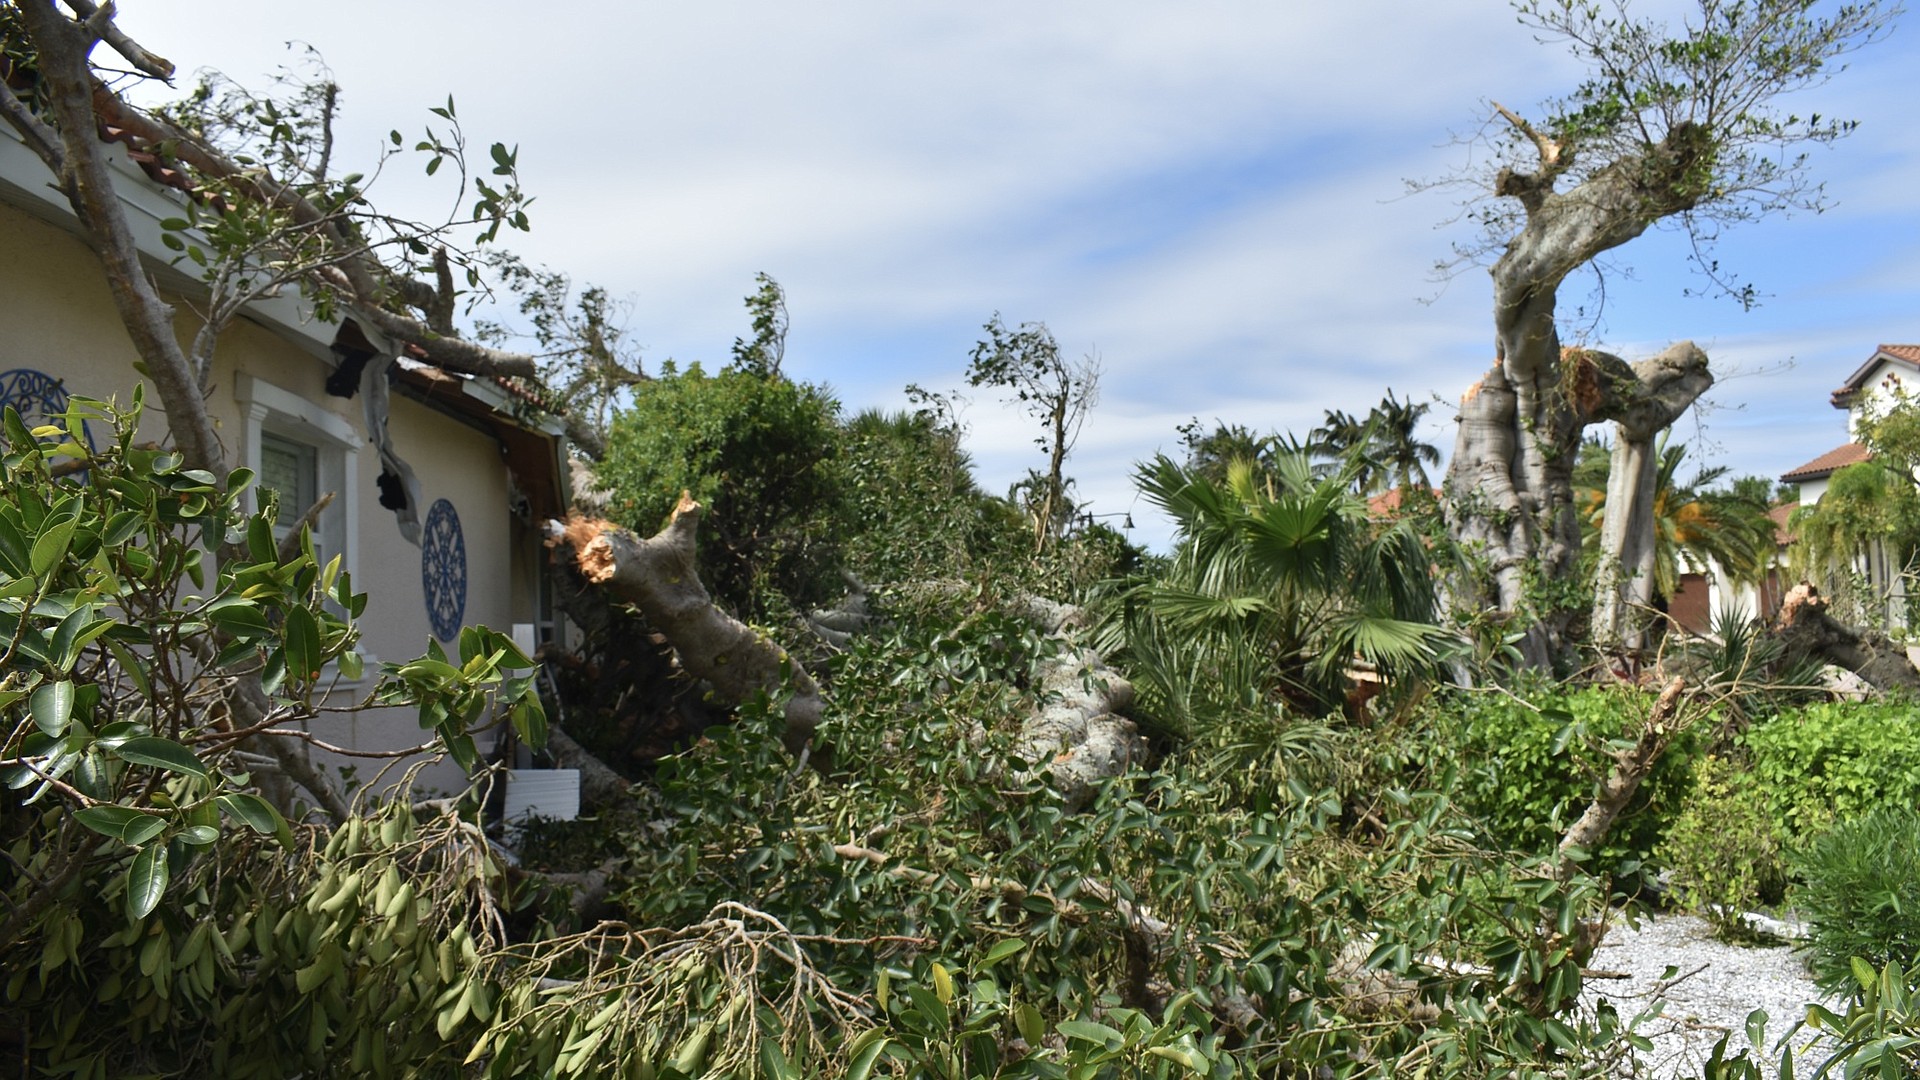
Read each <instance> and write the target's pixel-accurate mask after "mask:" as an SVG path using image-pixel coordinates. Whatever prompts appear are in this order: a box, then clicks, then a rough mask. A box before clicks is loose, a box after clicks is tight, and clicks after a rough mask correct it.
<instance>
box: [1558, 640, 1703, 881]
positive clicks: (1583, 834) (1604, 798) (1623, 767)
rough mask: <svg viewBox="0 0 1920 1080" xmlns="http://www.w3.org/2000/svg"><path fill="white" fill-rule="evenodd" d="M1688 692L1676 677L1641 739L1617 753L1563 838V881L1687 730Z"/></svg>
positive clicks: (1603, 836)
mask: <svg viewBox="0 0 1920 1080" xmlns="http://www.w3.org/2000/svg"><path fill="white" fill-rule="evenodd" d="M1686 690H1687V681H1686V680H1685V679H1682V678H1680V677H1678V676H1675V677H1674V679H1673V681H1672V682H1669V683H1668V684H1667V688H1666V689H1665V690H1662V691H1660V696H1659V698H1657V699H1655V701H1654V703H1653V712H1652V713H1650V714H1648V716H1647V723H1646V726H1645V727H1643V728H1641V730H1640V738H1639V739H1637V740H1635V742H1634V744H1633V745H1632V746H1629V747H1627V748H1625V749H1623V750H1616V751H1614V753H1613V755H1612V756H1613V768H1612V769H1611V770H1610V771H1609V772H1608V773H1607V777H1606V779H1604V780H1602V781H1601V782H1600V788H1599V790H1598V791H1595V792H1594V794H1593V801H1592V802H1591V803H1588V804H1587V809H1586V812H1585V813H1583V814H1581V815H1580V820H1578V821H1576V822H1574V823H1573V827H1572V828H1570V829H1568V830H1567V832H1566V835H1565V836H1562V837H1561V838H1560V848H1559V851H1558V855H1559V858H1560V876H1561V877H1562V878H1567V877H1571V876H1573V872H1574V869H1575V866H1576V864H1577V860H1576V858H1575V852H1576V851H1582V852H1584V851H1592V850H1593V849H1594V848H1595V847H1596V846H1598V845H1599V843H1600V842H1601V841H1602V840H1604V839H1606V837H1607V831H1608V830H1609V829H1612V828H1613V822H1614V819H1616V818H1618V817H1619V816H1620V812H1621V811H1622V810H1625V809H1626V808H1627V804H1628V803H1629V802H1632V801H1633V795H1634V792H1636V791H1639V790H1640V784H1641V782H1642V781H1644V780H1645V779H1646V778H1647V776H1648V775H1649V774H1651V773H1652V772H1653V766H1654V763H1655V762H1658V761H1659V760H1660V755H1661V754H1664V753H1666V752H1667V746H1668V745H1669V744H1670V743H1672V742H1673V737H1674V736H1675V735H1678V734H1679V733H1680V731H1681V729H1682V728H1684V727H1686V725H1687V722H1688V720H1689V719H1691V718H1690V717H1688V716H1687V715H1686V714H1685V712H1684V711H1683V710H1682V706H1683V705H1685V704H1686Z"/></svg>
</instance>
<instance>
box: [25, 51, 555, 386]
mask: <svg viewBox="0 0 1920 1080" xmlns="http://www.w3.org/2000/svg"><path fill="white" fill-rule="evenodd" d="M92 108H93V109H94V110H95V111H96V112H97V113H98V115H99V116H100V117H101V119H103V120H105V121H107V122H108V123H110V124H112V125H113V126H115V127H118V128H121V129H123V130H125V131H127V132H129V133H130V134H132V135H134V136H135V137H137V138H139V139H141V140H142V141H145V142H149V143H156V144H158V143H164V144H166V145H167V146H168V147H169V148H170V149H171V150H172V151H173V153H174V154H175V155H176V156H178V157H179V158H180V160H181V161H183V162H185V163H186V164H187V165H188V166H190V167H192V168H193V169H194V170H195V171H196V172H198V173H200V174H202V175H204V176H206V177H208V178H211V179H216V180H220V181H222V182H224V183H229V184H233V185H234V186H235V187H237V188H239V189H240V190H241V191H242V192H243V193H245V194H246V195H247V197H249V198H252V199H257V200H259V201H261V202H263V203H267V204H270V205H273V206H277V207H279V208H280V209H282V210H285V211H286V212H287V213H288V214H290V215H291V216H292V217H293V219H294V221H295V222H297V223H298V224H300V225H302V226H306V227H309V228H316V227H317V228H325V229H328V230H329V232H330V233H331V234H332V235H333V236H334V237H335V239H336V240H337V241H338V243H339V245H340V247H341V248H342V249H343V251H344V254H343V256H342V257H340V258H338V259H336V260H334V261H332V262H330V263H328V264H327V265H328V267H330V268H331V269H333V270H334V271H336V272H335V273H333V274H327V275H323V277H324V278H325V280H327V281H328V282H329V283H330V284H331V285H333V286H334V287H336V288H340V289H343V290H344V291H346V292H347V293H348V294H349V295H350V296H351V297H352V299H353V302H354V303H355V305H356V307H357V309H358V310H359V311H360V313H361V314H363V315H365V316H366V317H367V319H368V320H369V321H370V322H372V323H374V325H376V326H378V327H379V328H380V330H381V331H382V332H384V333H386V334H389V335H392V336H393V337H396V338H399V339H400V340H402V341H405V342H407V343H409V344H412V345H414V346H416V347H418V348H419V349H420V350H421V352H423V353H424V354H425V355H426V358H427V360H428V361H429V362H431V363H433V364H435V365H437V366H440V367H444V368H447V369H449V370H452V371H461V372H466V373H469V374H474V375H502V376H518V377H521V378H535V377H537V376H538V367H537V365H536V364H535V363H534V360H533V358H532V357H531V356H528V355H526V354H524V353H515V352H508V351H506V350H503V349H494V348H489V347H488V346H485V345H481V344H478V343H476V342H472V341H467V340H465V339H464V338H460V337H458V336H456V335H454V334H453V333H452V332H451V329H452V328H451V315H452V305H453V297H452V295H451V294H446V293H443V289H444V288H445V286H446V285H447V284H450V283H451V273H450V271H445V272H443V268H442V267H440V263H442V262H444V260H445V256H444V254H443V255H441V256H439V257H438V258H437V259H436V274H437V276H438V277H439V278H440V280H441V282H442V287H441V288H436V287H435V286H433V285H429V284H427V283H426V282H423V281H415V280H413V279H410V278H406V277H404V276H401V275H396V274H393V273H390V272H389V271H388V270H387V268H386V267H384V266H382V265H381V264H380V262H379V261H378V260H377V259H375V258H374V257H373V255H372V253H371V252H369V251H367V250H366V247H365V245H364V244H362V243H360V242H359V241H358V240H357V239H356V238H355V237H353V236H351V235H348V233H347V231H346V230H345V226H344V224H343V223H342V222H341V221H340V220H339V219H338V217H337V215H332V214H329V213H327V212H326V211H324V210H322V209H321V208H320V207H318V206H316V205H315V204H314V203H313V202H312V201H311V200H309V199H307V198H305V197H303V196H302V195H300V193H299V192H298V191H296V190H294V189H293V188H292V187H291V186H289V185H287V184H281V183H275V182H273V181H272V180H271V179H269V178H266V177H264V176H262V175H260V174H259V173H258V172H257V171H256V170H249V169H246V168H243V167H242V166H241V165H240V164H238V163H237V162H235V161H233V160H231V159H230V158H228V157H227V156H226V155H224V154H222V153H220V152H219V151H218V150H216V149H214V148H213V147H211V146H209V145H207V143H206V142H205V141H203V140H201V139H199V138H197V137H196V136H194V135H193V133H191V132H188V131H184V130H182V129H180V128H178V127H176V126H174V125H172V124H169V123H166V122H165V121H163V120H160V119H157V118H155V117H153V116H150V115H148V114H147V113H144V112H142V111H140V110H139V109H136V108H134V107H133V106H131V105H128V104H127V103H126V102H125V101H122V100H121V99H120V98H119V97H118V96H117V95H115V94H114V93H113V92H112V91H111V90H109V89H107V88H106V87H105V86H99V85H96V86H95V87H94V89H93V93H92ZM65 126H66V123H65V121H64V119H63V121H62V127H65ZM88 130H89V132H91V130H92V128H91V125H89V127H88ZM393 297H397V298H399V299H400V300H403V301H405V302H406V303H408V304H411V305H413V306H414V307H417V308H419V309H420V310H422V311H423V312H426V313H427V319H426V320H424V321H423V320H421V319H416V318H413V317H411V316H407V315H404V314H401V313H399V312H396V311H393V310H392V309H391V308H389V307H388V306H387V304H388V301H389V299H390V298H393ZM442 326H444V327H446V329H440V327H442Z"/></svg>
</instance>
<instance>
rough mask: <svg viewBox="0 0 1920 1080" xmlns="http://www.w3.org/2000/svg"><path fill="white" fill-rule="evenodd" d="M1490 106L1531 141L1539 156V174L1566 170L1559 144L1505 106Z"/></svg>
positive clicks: (1496, 104)
mask: <svg viewBox="0 0 1920 1080" xmlns="http://www.w3.org/2000/svg"><path fill="white" fill-rule="evenodd" d="M1492 104H1493V108H1494V111H1496V112H1498V113H1499V114H1500V116H1501V118H1502V119H1504V120H1506V122H1507V123H1509V124H1512V125H1513V126H1514V129H1515V130H1516V131H1518V132H1520V134H1522V135H1525V136H1526V137H1527V138H1528V139H1529V140H1530V141H1532V143H1533V148H1534V150H1536V151H1537V152H1538V153H1539V154H1540V171H1541V173H1543V174H1546V175H1552V174H1555V173H1558V172H1561V171H1563V170H1564V169H1565V168H1566V165H1565V164H1564V163H1563V159H1562V157H1561V149H1560V144H1559V143H1557V142H1555V141H1554V140H1552V139H1550V138H1548V137H1547V136H1546V134H1545V133H1543V132H1542V131H1540V129H1538V128H1536V127H1534V126H1533V125H1532V124H1529V123H1527V121H1526V120H1525V119H1523V118H1522V117H1521V116H1520V115H1519V114H1518V113H1516V112H1514V111H1513V110H1512V109H1509V108H1507V107H1506V106H1505V105H1502V104H1500V103H1499V102H1497V101H1496V102H1493V103H1492Z"/></svg>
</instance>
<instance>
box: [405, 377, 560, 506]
mask: <svg viewBox="0 0 1920 1080" xmlns="http://www.w3.org/2000/svg"><path fill="white" fill-rule="evenodd" d="M394 385H395V386H396V387H397V388H398V389H399V390H400V391H401V392H402V393H404V394H405V395H406V396H407V397H409V398H412V399H413V400H415V401H417V402H419V403H420V404H422V405H425V406H426V407H427V408H430V409H434V410H436V411H438V412H443V413H446V414H447V415H449V416H452V417H454V418H456V419H458V420H461V421H463V422H465V423H468V424H471V425H473V426H474V427H477V428H479V429H480V430H482V431H484V432H486V433H487V434H488V435H490V436H492V437H493V439H494V441H495V442H497V443H499V444H500V447H501V451H502V456H503V457H504V458H505V459H506V462H507V469H508V471H509V472H511V473H512V474H513V477H514V481H515V483H517V484H518V485H520V488H521V490H522V491H523V492H524V493H525V494H526V495H527V496H528V497H529V498H530V499H531V500H532V501H533V504H534V506H533V510H534V512H535V513H536V514H537V515H538V516H539V518H540V519H542V520H544V519H547V518H564V517H565V516H566V510H567V506H568V504H569V503H571V501H572V498H573V492H572V483H571V477H570V476H569V470H568V468H567V465H566V460H567V457H566V454H567V449H566V434H565V428H564V427H563V426H562V425H561V424H560V422H559V421H558V420H557V419H555V418H554V417H552V416H547V415H544V414H542V415H541V416H540V417H539V420H538V422H537V423H536V422H531V421H529V420H528V419H526V418H523V417H522V416H520V415H518V413H517V411H516V410H515V409H514V408H513V399H512V398H511V397H509V396H508V395H507V393H506V392H505V391H504V390H501V389H500V388H499V387H497V386H495V385H493V384H491V383H490V382H488V381H487V380H485V379H482V378H478V377H476V376H472V375H465V374H461V373H458V372H452V371H447V370H445V369H443V368H437V367H434V366H433V365H431V364H423V363H421V362H420V361H418V360H411V359H408V358H407V357H404V356H403V357H401V358H400V359H399V361H398V362H397V364H396V366H395V369H394Z"/></svg>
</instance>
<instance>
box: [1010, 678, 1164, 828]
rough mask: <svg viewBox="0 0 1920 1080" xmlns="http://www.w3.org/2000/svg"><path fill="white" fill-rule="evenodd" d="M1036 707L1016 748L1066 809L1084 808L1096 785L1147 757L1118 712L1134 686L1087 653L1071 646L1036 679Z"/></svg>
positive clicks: (1132, 728) (1136, 735)
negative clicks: (1047, 778)
mask: <svg viewBox="0 0 1920 1080" xmlns="http://www.w3.org/2000/svg"><path fill="white" fill-rule="evenodd" d="M1039 693H1040V706H1039V707H1038V708H1037V709H1035V710H1034V712H1033V715H1031V716H1029V717H1027V719H1026V720H1025V721H1024V722H1023V723H1022V724H1021V725H1020V735H1019V737H1018V738H1017V739H1016V740H1015V744H1014V745H1015V748H1016V750H1017V752H1018V753H1019V755H1020V757H1021V759H1022V760H1024V761H1029V762H1032V763H1033V767H1034V769H1035V771H1036V772H1038V771H1041V770H1045V771H1047V772H1048V773H1049V775H1050V777H1051V781H1052V787H1053V789H1054V790H1055V791H1057V792H1059V794H1060V798H1061V800H1062V801H1064V802H1065V803H1066V805H1067V807H1068V808H1069V809H1075V810H1077V809H1079V808H1080V807H1082V806H1085V805H1086V803H1087V801H1088V800H1089V799H1091V798H1092V797H1093V789H1094V786H1095V785H1096V784H1098V783H1099V782H1100V781H1102V780H1105V779H1108V778H1110V777H1115V776H1119V775H1120V774H1121V773H1124V772H1126V771H1127V768H1128V766H1130V765H1132V764H1133V763H1134V762H1136V761H1139V760H1140V759H1141V758H1142V757H1143V756H1144V755H1145V752H1146V751H1145V743H1144V740H1142V739H1141V738H1140V732H1139V729H1138V728H1136V727H1135V726H1134V723H1133V721H1131V720H1129V719H1127V718H1126V717H1124V716H1121V715H1120V710H1121V709H1124V708H1126V707H1127V705H1128V704H1129V703H1131V702H1132V701H1133V685H1132V684H1131V683H1129V682H1127V680H1126V679H1125V678H1122V677H1121V675H1120V673H1119V672H1117V671H1115V670H1113V669H1112V668H1110V667H1108V666H1107V665H1106V663H1105V662H1104V661H1102V660H1101V659H1100V657H1099V655H1098V654H1096V653H1095V652H1094V651H1093V650H1091V649H1085V648H1081V647H1079V646H1077V645H1075V644H1073V643H1072V642H1071V641H1068V642H1067V643H1066V647H1065V648H1064V649H1063V650H1062V651H1061V653H1060V655H1058V656H1056V657H1054V658H1053V659H1051V660H1048V661H1047V662H1046V663H1045V664H1043V665H1042V666H1041V668H1040V673H1039Z"/></svg>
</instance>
